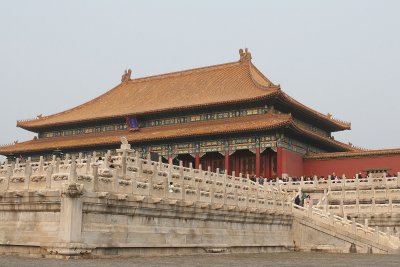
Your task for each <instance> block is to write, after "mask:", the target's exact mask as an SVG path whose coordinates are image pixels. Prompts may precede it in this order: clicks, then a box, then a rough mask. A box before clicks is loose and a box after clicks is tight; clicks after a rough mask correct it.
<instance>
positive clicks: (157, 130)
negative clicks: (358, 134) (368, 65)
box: [0, 112, 355, 155]
mask: <svg viewBox="0 0 400 267" xmlns="http://www.w3.org/2000/svg"><path fill="white" fill-rule="evenodd" d="M284 126H285V127H287V128H288V129H290V130H292V131H295V132H297V133H299V134H301V135H304V136H307V137H308V138H310V139H312V140H315V141H317V142H318V143H323V144H325V145H328V146H330V147H333V148H335V149H337V150H339V151H353V150H355V149H354V148H353V147H351V146H349V145H347V144H344V143H341V142H339V141H336V140H334V139H332V138H329V137H325V136H321V135H319V134H316V133H314V132H312V131H310V130H308V129H306V128H304V127H302V126H301V125H297V124H296V123H295V122H293V119H292V117H291V115H290V114H274V113H272V112H268V113H266V114H261V115H252V116H246V117H237V118H226V119H220V120H211V121H201V122H190V123H184V124H177V125H168V126H155V127H146V128H141V129H140V130H138V131H133V132H130V131H127V130H126V131H114V132H103V133H92V134H83V135H78V136H64V137H53V138H39V139H34V140H30V141H26V142H22V143H17V144H14V145H9V146H3V147H0V154H2V155H7V154H11V153H13V154H23V153H32V152H40V151H52V150H56V149H76V148H84V147H95V146H107V145H118V144H119V143H120V139H121V137H126V139H127V140H128V141H129V142H131V143H138V142H146V141H156V140H168V139H169V140H171V139H182V138H187V137H196V136H209V135H221V134H231V133H241V132H249V131H263V130H271V129H277V128H280V127H284Z"/></svg>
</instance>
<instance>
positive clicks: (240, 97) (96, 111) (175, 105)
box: [17, 62, 278, 130]
mask: <svg viewBox="0 0 400 267" xmlns="http://www.w3.org/2000/svg"><path fill="white" fill-rule="evenodd" d="M252 68H253V66H252V64H251V62H232V63H226V64H221V65H215V66H210V67H205V68H199V69H192V70H187V71H181V72H174V73H169V74H164V75H158V76H152V77H146V78H139V79H133V80H130V81H127V82H122V83H121V84H119V85H118V86H116V87H115V88H113V89H112V90H110V91H108V92H106V93H105V94H103V95H101V96H99V97H97V98H95V99H93V100H91V101H89V102H87V103H84V104H82V105H80V106H77V107H75V108H72V109H69V110H66V111H64V112H60V113H57V114H54V115H50V116H45V117H41V118H37V119H34V120H28V121H18V122H17V126H19V127H21V128H24V129H27V130H34V129H40V128H43V127H49V126H57V125H64V124H71V123H76V122H82V121H92V120H99V119H110V118H115V117H124V116H129V115H140V114H146V113H157V112H163V111H169V110H179V109H187V108H196V107H203V106H210V105H211V106H212V105H219V104H228V103H235V102H243V101H252V100H257V99H263V98H265V97H268V96H269V95H271V94H274V93H276V92H277V91H278V89H277V87H276V86H274V85H273V84H272V83H271V82H270V81H269V80H267V79H264V78H263V76H261V75H259V74H258V73H257V71H252V70H251V69H252Z"/></svg>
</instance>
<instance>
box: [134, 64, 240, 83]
mask: <svg viewBox="0 0 400 267" xmlns="http://www.w3.org/2000/svg"><path fill="white" fill-rule="evenodd" d="M241 64H242V62H240V61H232V62H227V63H222V64H216V65H209V66H204V67H199V68H193V69H187V70H178V71H173V72H167V73H161V74H156V75H151V76H145V77H139V78H136V79H132V80H129V81H127V83H138V82H145V81H148V80H153V79H162V78H165V77H170V76H180V75H189V74H192V73H196V72H200V71H212V70H215V69H222V68H225V67H233V66H236V65H241Z"/></svg>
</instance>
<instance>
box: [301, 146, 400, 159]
mask: <svg viewBox="0 0 400 267" xmlns="http://www.w3.org/2000/svg"><path fill="white" fill-rule="evenodd" d="M394 155H400V148H397V149H379V150H357V151H349V152H334V153H318V154H313V155H307V156H305V157H304V159H306V160H327V159H345V158H364V157H385V156H394Z"/></svg>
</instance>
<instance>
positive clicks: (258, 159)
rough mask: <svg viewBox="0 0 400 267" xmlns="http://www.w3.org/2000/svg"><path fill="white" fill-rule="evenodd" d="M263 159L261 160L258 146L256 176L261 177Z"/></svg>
mask: <svg viewBox="0 0 400 267" xmlns="http://www.w3.org/2000/svg"><path fill="white" fill-rule="evenodd" d="M260 169H261V160H260V148H259V147H257V148H256V177H260Z"/></svg>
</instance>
